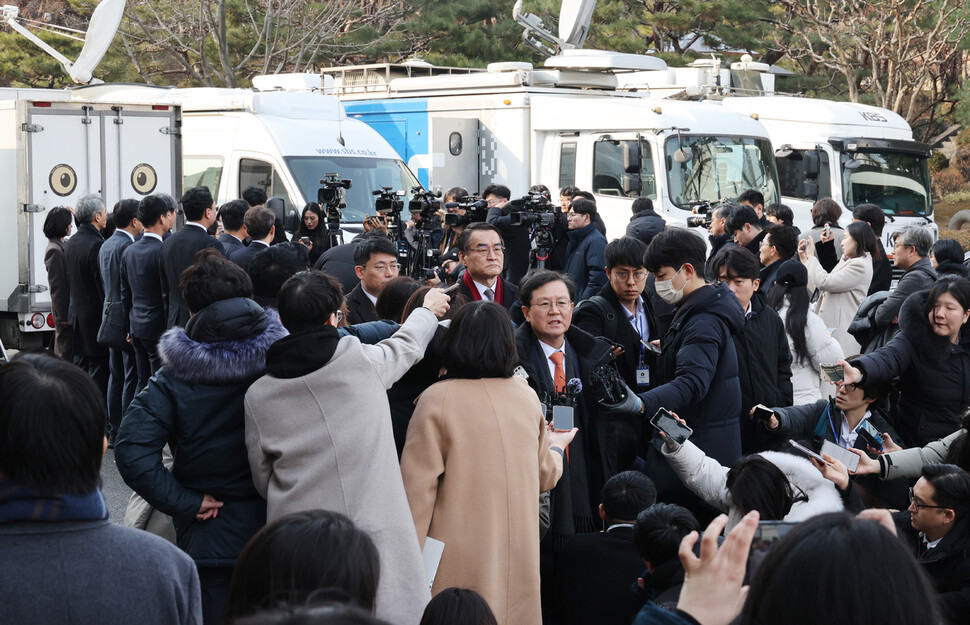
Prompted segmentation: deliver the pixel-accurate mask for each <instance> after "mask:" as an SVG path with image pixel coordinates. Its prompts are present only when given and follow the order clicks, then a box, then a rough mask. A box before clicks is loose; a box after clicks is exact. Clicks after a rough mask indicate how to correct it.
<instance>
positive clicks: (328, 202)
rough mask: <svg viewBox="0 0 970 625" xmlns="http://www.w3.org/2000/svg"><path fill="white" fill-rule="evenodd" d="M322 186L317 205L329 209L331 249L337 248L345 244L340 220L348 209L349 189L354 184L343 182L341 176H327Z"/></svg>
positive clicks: (328, 224) (328, 226)
mask: <svg viewBox="0 0 970 625" xmlns="http://www.w3.org/2000/svg"><path fill="white" fill-rule="evenodd" d="M320 184H321V185H322V186H321V187H320V189H319V190H318V191H317V203H318V204H320V205H322V206H326V207H327V236H328V237H329V242H330V247H335V246H337V245H341V244H342V243H343V233H342V232H341V230H340V219H341V217H343V214H344V209H345V208H347V189H349V188H350V187H351V186H352V184H353V183H352V182H351V181H350V180H342V179H341V178H340V175H339V174H325V175H324V176H323V178H321V179H320Z"/></svg>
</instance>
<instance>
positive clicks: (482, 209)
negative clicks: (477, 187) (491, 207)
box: [445, 195, 488, 227]
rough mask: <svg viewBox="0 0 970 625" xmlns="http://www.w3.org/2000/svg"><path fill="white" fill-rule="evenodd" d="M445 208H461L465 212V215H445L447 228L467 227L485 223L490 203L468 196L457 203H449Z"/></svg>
mask: <svg viewBox="0 0 970 625" xmlns="http://www.w3.org/2000/svg"><path fill="white" fill-rule="evenodd" d="M445 208H460V209H461V210H463V211H465V214H464V215H461V214H459V213H448V214H447V215H445V225H446V226H451V227H455V226H467V225H468V224H471V223H477V222H482V221H485V217H486V214H487V213H488V202H486V201H485V200H483V199H482V198H481V197H479V196H477V195H466V196H465V197H463V198H460V199H459V200H458V201H457V202H448V203H447V204H445Z"/></svg>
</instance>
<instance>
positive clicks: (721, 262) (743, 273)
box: [712, 246, 761, 280]
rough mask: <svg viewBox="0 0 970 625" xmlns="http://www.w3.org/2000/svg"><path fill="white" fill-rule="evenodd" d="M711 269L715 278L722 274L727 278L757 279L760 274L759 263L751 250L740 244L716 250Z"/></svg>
mask: <svg viewBox="0 0 970 625" xmlns="http://www.w3.org/2000/svg"><path fill="white" fill-rule="evenodd" d="M712 269H713V270H714V276H715V277H716V278H720V277H721V274H724V276H725V277H726V278H727V279H728V280H735V279H737V278H747V279H749V280H757V279H758V277H759V276H760V275H761V263H760V262H758V259H757V258H756V257H755V255H754V254H752V253H751V250H749V249H748V248H746V247H741V246H735V247H729V248H728V249H726V250H721V251H720V252H718V253H717V256H715V257H714V264H713V265H712ZM722 270H723V271H722Z"/></svg>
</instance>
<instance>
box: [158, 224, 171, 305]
mask: <svg viewBox="0 0 970 625" xmlns="http://www.w3.org/2000/svg"><path fill="white" fill-rule="evenodd" d="M170 253H171V250H166V249H165V246H164V242H163V245H162V249H161V250H160V251H159V253H158V278H159V282H160V283H161V288H162V312H163V313H164V315H165V323H166V324H167V323H168V320H169V319H171V315H170V314H169V309H170V307H171V305H172V303H171V302H170V301H169V297H168V294H169V291H168V270H167V267H166V264H167V262H166V256H168V254H170Z"/></svg>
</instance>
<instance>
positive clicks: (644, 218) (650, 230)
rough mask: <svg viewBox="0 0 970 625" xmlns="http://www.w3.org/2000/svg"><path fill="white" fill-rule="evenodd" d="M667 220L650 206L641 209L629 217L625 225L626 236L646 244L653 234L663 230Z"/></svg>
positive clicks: (655, 234) (648, 243)
mask: <svg viewBox="0 0 970 625" xmlns="http://www.w3.org/2000/svg"><path fill="white" fill-rule="evenodd" d="M666 225H667V222H666V221H664V218H663V217H661V216H660V215H658V214H657V213H656V212H655V211H654V210H653V209H652V208H648V209H646V210H642V211H640V212H639V213H637V214H635V215H634V216H633V217H631V218H630V223H629V224H627V227H626V236H628V237H633V238H635V239H640V240H641V241H643V242H644V243H646V244H647V245H650V241H652V240H653V238H654V237H655V236H657V235H658V234H659V233H661V232H663V229H664V227H665V226H666Z"/></svg>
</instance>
